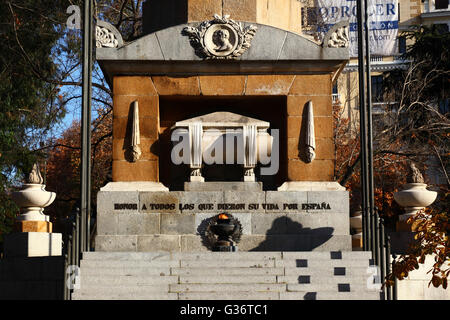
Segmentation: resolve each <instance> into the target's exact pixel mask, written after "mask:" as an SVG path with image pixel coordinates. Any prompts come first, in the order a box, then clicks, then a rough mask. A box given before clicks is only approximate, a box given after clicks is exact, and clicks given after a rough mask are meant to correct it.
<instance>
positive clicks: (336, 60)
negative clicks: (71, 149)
mask: <svg viewBox="0 0 450 320" xmlns="http://www.w3.org/2000/svg"><path fill="white" fill-rule="evenodd" d="M242 24H243V25H244V26H248V25H250V23H248V22H242ZM196 25H197V24H196V23H195V24H194V23H189V24H182V25H178V26H174V27H169V28H167V29H164V30H160V31H157V32H155V33H152V34H149V35H146V36H143V37H142V38H140V39H137V40H135V41H133V42H130V43H127V44H125V45H124V46H122V47H120V48H98V49H97V53H96V58H97V61H98V62H99V64H100V66H101V68H102V70H103V72H104V74H105V76H106V77H107V78H108V79H109V80H111V79H112V77H113V76H115V75H162V74H163V75H174V76H177V75H199V74H312V73H315V74H317V73H334V72H337V71H338V70H339V69H341V68H342V67H343V66H344V65H345V64H346V63H347V62H348V60H349V51H348V48H328V47H322V46H321V45H320V44H317V43H315V42H313V41H311V40H308V39H307V38H305V37H303V36H301V35H299V34H296V33H293V32H290V31H286V30H282V29H278V28H275V27H271V26H267V25H262V24H255V23H252V25H254V26H256V27H257V28H258V30H257V32H256V34H255V36H254V38H253V40H252V41H251V47H250V48H249V49H248V50H247V51H246V52H245V53H244V54H242V56H240V57H239V58H238V59H236V60H231V61H230V60H227V61H224V60H203V59H202V58H201V57H199V56H197V55H196V53H195V49H194V48H193V47H192V46H191V44H190V41H189V37H187V36H184V35H182V30H183V29H184V28H185V27H186V26H196Z"/></svg>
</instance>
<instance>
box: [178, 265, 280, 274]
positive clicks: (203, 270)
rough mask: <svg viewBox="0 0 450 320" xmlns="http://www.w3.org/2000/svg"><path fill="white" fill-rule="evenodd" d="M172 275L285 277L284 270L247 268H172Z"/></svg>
mask: <svg viewBox="0 0 450 320" xmlns="http://www.w3.org/2000/svg"><path fill="white" fill-rule="evenodd" d="M171 274H172V275H180V276H210V275H213V276H246V275H255V276H258V275H284V268H274V267H269V268H245V267H227V268H223V267H208V268H204V267H190V268H171Z"/></svg>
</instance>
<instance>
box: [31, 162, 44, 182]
mask: <svg viewBox="0 0 450 320" xmlns="http://www.w3.org/2000/svg"><path fill="white" fill-rule="evenodd" d="M27 183H32V184H43V183H44V179H43V178H42V175H41V172H40V170H39V165H38V164H37V163H35V164H33V168H32V169H31V172H30V174H29V175H28V179H27Z"/></svg>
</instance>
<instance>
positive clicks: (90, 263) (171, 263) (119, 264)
mask: <svg viewBox="0 0 450 320" xmlns="http://www.w3.org/2000/svg"><path fill="white" fill-rule="evenodd" d="M80 267H81V272H83V270H84V269H85V268H95V269H103V268H172V267H180V261H179V260H152V261H145V260H117V261H114V260H81V263H80Z"/></svg>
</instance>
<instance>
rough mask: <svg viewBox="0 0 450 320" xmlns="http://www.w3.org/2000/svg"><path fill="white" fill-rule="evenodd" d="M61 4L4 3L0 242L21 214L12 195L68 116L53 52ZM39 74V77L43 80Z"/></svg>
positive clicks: (40, 0) (46, 0)
mask: <svg viewBox="0 0 450 320" xmlns="http://www.w3.org/2000/svg"><path fill="white" fill-rule="evenodd" d="M63 10H65V8H64V9H63V7H62V4H61V3H60V2H59V1H58V2H56V3H55V1H50V0H33V1H31V0H22V1H3V2H1V3H0V22H1V27H0V28H1V29H0V43H1V44H2V50H0V111H1V112H0V128H1V130H0V242H2V235H3V234H5V233H8V232H10V231H11V228H12V224H13V218H14V216H15V215H16V214H17V211H18V208H17V207H16V206H15V204H14V203H13V202H12V201H11V200H10V197H9V193H10V192H11V190H13V189H14V187H15V186H17V182H18V181H19V180H20V179H21V178H22V177H23V174H24V173H28V172H29V170H30V169H31V166H32V164H33V163H34V162H35V161H36V160H37V159H38V158H39V157H42V153H39V152H33V150H34V149H36V148H38V147H39V146H40V145H41V144H42V143H43V137H45V136H46V135H47V134H48V133H49V132H50V131H51V129H52V127H53V125H54V124H55V123H56V122H57V121H58V120H59V119H61V118H62V116H63V115H64V112H65V110H64V108H62V107H61V105H60V104H58V103H57V100H58V95H59V90H60V89H59V88H58V87H57V85H55V84H54V83H52V81H46V80H44V79H43V78H47V79H48V80H53V79H55V78H56V77H58V76H59V75H58V72H57V66H56V65H55V63H54V59H53V56H54V52H53V48H54V46H55V44H56V42H57V41H58V39H59V37H60V33H59V30H58V27H57V25H58V21H60V20H61V18H62V15H61V12H65V11H63ZM38 74H39V76H38Z"/></svg>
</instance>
